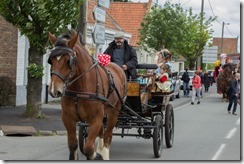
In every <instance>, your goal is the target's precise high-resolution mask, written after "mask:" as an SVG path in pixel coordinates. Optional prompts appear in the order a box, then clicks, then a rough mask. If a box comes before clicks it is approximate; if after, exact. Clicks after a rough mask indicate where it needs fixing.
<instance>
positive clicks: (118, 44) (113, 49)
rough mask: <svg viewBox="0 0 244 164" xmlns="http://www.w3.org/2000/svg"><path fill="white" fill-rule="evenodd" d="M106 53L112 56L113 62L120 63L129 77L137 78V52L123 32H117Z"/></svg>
mask: <svg viewBox="0 0 244 164" xmlns="http://www.w3.org/2000/svg"><path fill="white" fill-rule="evenodd" d="M104 54H108V55H110V56H111V62H114V63H116V64H118V65H119V66H120V67H121V68H123V70H124V71H125V73H126V76H127V79H130V78H131V79H136V65H137V63H138V61H137V54H136V51H135V49H134V48H133V47H132V46H130V45H129V44H128V42H127V40H125V36H124V33H123V32H118V33H115V35H114V41H112V42H111V43H110V44H109V46H108V48H107V49H106V50H105V51H104Z"/></svg>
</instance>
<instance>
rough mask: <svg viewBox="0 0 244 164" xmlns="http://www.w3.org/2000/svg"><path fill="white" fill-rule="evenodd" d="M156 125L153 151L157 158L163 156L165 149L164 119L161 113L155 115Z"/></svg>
mask: <svg viewBox="0 0 244 164" xmlns="http://www.w3.org/2000/svg"><path fill="white" fill-rule="evenodd" d="M155 122H156V127H155V128H154V131H153V151H154V156H155V157H156V158H159V157H161V154H162V150H163V119H162V116H161V115H156V117H155Z"/></svg>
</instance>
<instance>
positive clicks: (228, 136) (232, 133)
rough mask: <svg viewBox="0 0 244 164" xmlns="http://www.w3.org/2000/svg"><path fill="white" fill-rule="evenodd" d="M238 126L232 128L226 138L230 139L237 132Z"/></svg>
mask: <svg viewBox="0 0 244 164" xmlns="http://www.w3.org/2000/svg"><path fill="white" fill-rule="evenodd" d="M236 130H237V129H236V128H233V129H232V130H230V131H229V133H228V134H227V135H226V137H225V138H226V139H230V138H231V137H232V136H233V135H234V134H235V132H236Z"/></svg>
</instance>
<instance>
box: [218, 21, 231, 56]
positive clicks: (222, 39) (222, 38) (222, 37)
mask: <svg viewBox="0 0 244 164" xmlns="http://www.w3.org/2000/svg"><path fill="white" fill-rule="evenodd" d="M225 24H226V25H229V24H230V23H225V22H223V23H222V36H221V51H220V53H221V54H222V53H223V43H224V28H225V27H224V26H225Z"/></svg>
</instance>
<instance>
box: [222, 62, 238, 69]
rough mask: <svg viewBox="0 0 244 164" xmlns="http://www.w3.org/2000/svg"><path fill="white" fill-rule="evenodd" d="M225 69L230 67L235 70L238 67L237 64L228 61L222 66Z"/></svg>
mask: <svg viewBox="0 0 244 164" xmlns="http://www.w3.org/2000/svg"><path fill="white" fill-rule="evenodd" d="M222 68H223V69H226V68H229V69H231V70H234V69H235V68H236V64H234V63H226V64H224V65H223V66H222Z"/></svg>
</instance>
